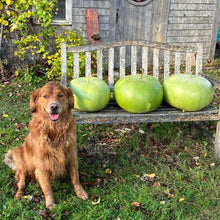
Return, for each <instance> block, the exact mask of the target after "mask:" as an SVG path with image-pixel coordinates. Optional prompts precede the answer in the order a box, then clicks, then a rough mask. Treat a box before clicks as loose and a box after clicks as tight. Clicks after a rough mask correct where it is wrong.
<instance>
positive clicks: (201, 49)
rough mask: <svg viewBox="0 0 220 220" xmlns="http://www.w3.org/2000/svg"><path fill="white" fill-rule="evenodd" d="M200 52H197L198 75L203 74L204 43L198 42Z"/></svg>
mask: <svg viewBox="0 0 220 220" xmlns="http://www.w3.org/2000/svg"><path fill="white" fill-rule="evenodd" d="M197 48H198V52H197V54H196V75H199V74H202V60H203V45H202V44H201V43H198V44H197Z"/></svg>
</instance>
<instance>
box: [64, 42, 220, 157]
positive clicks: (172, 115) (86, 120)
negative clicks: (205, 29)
mask: <svg viewBox="0 0 220 220" xmlns="http://www.w3.org/2000/svg"><path fill="white" fill-rule="evenodd" d="M94 51H96V53H97V55H96V56H97V61H96V62H97V77H99V78H101V79H103V77H104V78H105V79H107V83H108V85H109V87H110V89H111V91H113V88H114V83H115V80H117V79H118V78H121V77H123V76H125V75H127V68H126V66H130V71H128V72H129V73H128V74H136V73H137V70H138V68H141V69H142V71H144V74H152V75H153V76H154V77H155V78H157V79H159V80H160V81H161V82H163V81H164V80H165V79H166V78H167V77H168V76H169V75H170V72H174V74H179V73H180V72H181V68H182V65H181V64H182V63H183V62H184V64H185V65H184V67H185V69H184V72H185V73H187V74H190V73H191V71H195V74H196V75H199V74H202V66H203V64H202V63H203V48H202V44H198V45H197V47H194V48H190V47H182V46H174V45H167V44H161V43H152V42H146V41H117V42H106V43H100V44H95V45H86V46H79V47H67V46H66V43H62V45H61V56H62V76H61V85H63V86H67V83H68V80H67V53H73V72H74V78H77V77H80V72H79V53H85V65H86V67H85V76H87V77H88V76H90V75H91V63H92V61H91V54H92V52H94ZM138 61H141V62H140V63H139V62H138ZM127 62H129V65H126V64H127ZM148 63H149V64H150V63H152V65H148ZM104 64H105V66H106V64H107V71H105V73H104V74H103V65H104ZM161 67H162V68H161ZM173 67H174V70H173ZM161 69H162V70H163V71H161ZM115 70H118V72H115ZM117 74H118V76H117ZM208 79H209V80H210V81H211V82H212V83H213V85H214V86H215V87H217V88H218V89H220V83H219V81H217V80H214V79H212V78H210V77H209V78H208ZM73 115H74V117H75V119H76V123H77V124H104V123H105V124H108V123H111V124H112V123H119V124H129V123H147V122H183V121H197V122H199V121H218V123H217V129H216V137H215V143H214V144H215V155H216V156H217V157H220V110H219V109H218V108H215V107H213V106H212V105H210V106H208V107H206V108H204V109H203V110H201V111H197V112H183V111H180V110H177V109H175V108H172V107H170V106H168V105H166V104H165V103H163V104H162V105H161V106H160V107H159V108H158V109H156V110H155V111H153V112H150V113H146V114H132V113H128V112H126V111H124V110H122V109H120V108H119V107H118V105H117V104H116V103H115V101H114V99H113V98H112V99H111V101H110V103H109V104H108V106H107V107H106V108H105V109H104V110H102V111H100V112H94V113H87V112H80V111H77V110H74V111H73Z"/></svg>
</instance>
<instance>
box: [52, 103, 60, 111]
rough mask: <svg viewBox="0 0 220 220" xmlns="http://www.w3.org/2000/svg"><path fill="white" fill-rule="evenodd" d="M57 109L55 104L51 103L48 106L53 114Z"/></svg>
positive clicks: (57, 106)
mask: <svg viewBox="0 0 220 220" xmlns="http://www.w3.org/2000/svg"><path fill="white" fill-rule="evenodd" d="M58 109H59V105H58V104H57V103H51V104H50V110H51V111H52V112H55V111H57V110H58Z"/></svg>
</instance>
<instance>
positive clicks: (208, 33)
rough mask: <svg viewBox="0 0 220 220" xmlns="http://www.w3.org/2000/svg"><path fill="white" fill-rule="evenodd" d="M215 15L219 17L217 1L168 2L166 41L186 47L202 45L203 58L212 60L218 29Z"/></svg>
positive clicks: (180, 0)
mask: <svg viewBox="0 0 220 220" xmlns="http://www.w3.org/2000/svg"><path fill="white" fill-rule="evenodd" d="M216 13H217V14H218V15H219V1H218V0H170V6H169V17H168V24H167V39H166V41H167V42H168V43H178V44H179V45H186V44H187V45H188V46H194V45H195V44H196V43H202V44H203V48H204V54H205V56H204V57H205V58H206V59H210V58H212V57H213V56H214V52H215V44H216V36H217V27H218V19H217V17H218V15H217V14H216ZM216 19H217V20H216Z"/></svg>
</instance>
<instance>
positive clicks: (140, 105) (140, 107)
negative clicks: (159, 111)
mask: <svg viewBox="0 0 220 220" xmlns="http://www.w3.org/2000/svg"><path fill="white" fill-rule="evenodd" d="M114 97H115V100H116V102H117V103H118V105H119V106H120V107H121V108H123V109H124V110H126V111H128V112H131V113H147V112H150V111H153V110H155V109H156V108H157V107H159V105H160V104H161V102H162V100H163V89H162V86H161V84H160V83H159V81H158V80H157V79H155V78H154V77H152V76H149V75H129V76H125V77H123V78H121V79H119V80H118V81H117V82H116V84H115V87H114Z"/></svg>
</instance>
